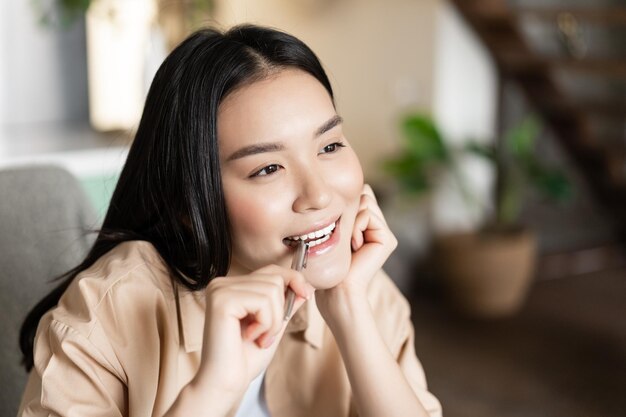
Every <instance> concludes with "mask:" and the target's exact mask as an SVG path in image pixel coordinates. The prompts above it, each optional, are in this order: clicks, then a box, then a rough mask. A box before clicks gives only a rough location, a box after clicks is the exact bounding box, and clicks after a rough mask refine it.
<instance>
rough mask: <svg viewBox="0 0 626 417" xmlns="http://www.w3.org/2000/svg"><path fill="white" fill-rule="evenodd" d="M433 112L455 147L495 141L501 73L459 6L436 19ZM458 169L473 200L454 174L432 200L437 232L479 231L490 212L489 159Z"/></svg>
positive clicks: (470, 160)
mask: <svg viewBox="0 0 626 417" xmlns="http://www.w3.org/2000/svg"><path fill="white" fill-rule="evenodd" d="M435 49H436V51H437V52H436V58H435V71H434V73H435V77H434V95H433V116H434V118H435V120H436V121H437V123H438V125H439V126H440V128H441V130H442V132H443V134H444V136H445V138H446V139H447V140H448V142H450V144H451V145H453V146H462V145H463V144H464V143H465V142H466V141H467V140H470V139H471V140H476V141H480V142H483V143H486V142H491V141H493V138H494V136H495V129H496V117H497V114H496V105H497V89H498V85H497V83H498V81H497V73H496V68H495V64H494V63H493V61H492V59H491V57H490V55H489V53H488V51H487V50H486V48H485V47H484V46H483V45H482V44H481V43H480V41H479V39H478V38H477V37H476V35H475V34H474V33H473V31H472V30H471V29H470V28H469V27H468V25H467V23H465V21H463V19H462V18H461V16H460V15H459V14H458V12H457V11H456V9H454V8H453V7H452V6H450V5H449V4H447V3H442V4H441V7H440V9H439V14H438V20H437V41H436V46H435ZM460 169H461V171H462V177H463V178H464V179H465V182H466V184H467V188H469V189H470V195H472V196H473V199H469V200H468V199H467V198H463V197H462V196H461V194H460V193H459V192H458V187H455V182H454V181H452V179H451V178H444V179H443V180H442V187H441V189H440V190H439V191H438V192H437V193H436V195H435V197H434V200H433V205H434V207H433V216H432V220H433V222H434V228H435V229H436V230H438V231H444V232H445V231H457V230H471V229H475V228H476V227H477V226H478V225H480V224H481V222H482V221H483V220H484V218H485V216H486V215H487V214H488V213H489V212H490V211H491V209H492V207H491V205H490V204H489V203H488V202H489V200H490V190H491V187H492V182H493V171H492V169H491V167H490V166H489V165H487V164H486V163H485V161H482V160H479V159H476V158H465V159H464V160H463V161H462V162H461V166H460Z"/></svg>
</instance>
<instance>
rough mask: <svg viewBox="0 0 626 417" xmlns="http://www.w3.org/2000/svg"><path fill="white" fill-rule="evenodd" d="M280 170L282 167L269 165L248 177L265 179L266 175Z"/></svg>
mask: <svg viewBox="0 0 626 417" xmlns="http://www.w3.org/2000/svg"><path fill="white" fill-rule="evenodd" d="M281 168H282V167H281V166H280V165H278V164H271V165H268V166H266V167H264V168H261V169H260V170H258V171H257V172H255V173H254V174H252V175H251V176H250V177H266V176H268V175H272V174H273V173H275V172H277V171H278V170H279V169H281Z"/></svg>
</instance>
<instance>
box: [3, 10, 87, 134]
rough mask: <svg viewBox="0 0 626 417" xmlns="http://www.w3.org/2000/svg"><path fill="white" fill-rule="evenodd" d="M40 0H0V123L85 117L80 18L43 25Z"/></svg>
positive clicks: (82, 43)
mask: <svg viewBox="0 0 626 417" xmlns="http://www.w3.org/2000/svg"><path fill="white" fill-rule="evenodd" d="M41 3H49V2H46V1H41V2H38V1H22V0H20V1H6V0H5V1H2V6H1V7H2V9H1V13H0V31H1V32H0V44H1V46H0V57H1V58H0V59H1V61H0V67H2V68H1V69H0V103H1V104H0V125H17V124H29V123H42V122H56V121H67V120H86V119H87V73H86V59H85V34H84V24H83V22H82V21H79V22H77V23H76V24H75V25H73V26H72V27H71V28H69V29H67V30H61V29H53V28H48V27H43V26H42V25H41V24H39V23H38V21H37V16H36V11H35V8H34V4H41Z"/></svg>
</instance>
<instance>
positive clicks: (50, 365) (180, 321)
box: [19, 241, 441, 417]
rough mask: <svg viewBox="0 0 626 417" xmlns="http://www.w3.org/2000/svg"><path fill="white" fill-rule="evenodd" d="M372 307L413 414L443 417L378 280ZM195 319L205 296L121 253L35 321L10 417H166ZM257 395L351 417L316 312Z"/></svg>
mask: <svg viewBox="0 0 626 417" xmlns="http://www.w3.org/2000/svg"><path fill="white" fill-rule="evenodd" d="M369 299H370V303H371V306H372V308H373V310H374V315H375V317H376V320H377V323H378V327H379V330H380V332H381V334H382V335H383V338H384V340H385V341H386V343H387V346H388V347H389V349H390V350H391V352H392V353H393V355H394V356H395V357H396V358H397V361H398V364H399V365H400V367H401V368H402V370H403V371H404V374H405V375H406V377H407V379H408V381H409V382H410V384H411V386H412V387H413V389H414V390H415V392H416V394H417V395H418V397H419V399H420V400H421V402H422V404H424V406H425V408H426V409H427V410H428V411H429V412H430V415H431V416H441V407H440V404H439V402H438V401H437V399H436V398H435V397H434V396H433V395H432V394H431V393H429V392H428V391H427V389H426V380H425V377H424V371H423V369H422V366H421V365H420V363H419V361H418V359H417V357H416V355H415V351H414V345H413V343H414V334H413V326H412V324H411V321H410V317H409V314H410V311H409V305H408V303H407V301H406V300H405V298H404V297H403V296H402V295H401V293H400V292H399V290H398V289H397V288H396V287H395V285H394V284H393V283H392V281H391V280H390V279H389V277H387V275H386V274H384V273H383V272H382V271H381V273H379V274H377V276H376V277H375V278H374V279H373V280H372V283H371V286H370V291H369ZM204 316H205V305H204V294H203V292H197V293H193V292H189V291H187V290H184V289H183V287H182V286H180V285H178V284H173V281H172V280H171V279H170V276H169V275H168V272H167V270H166V268H165V265H164V263H163V261H162V259H161V258H160V257H159V255H158V253H157V251H156V250H155V249H154V247H153V246H152V245H151V244H149V243H147V242H142V241H134V242H126V243H123V244H120V245H118V246H117V247H116V248H115V249H113V250H112V251H111V252H109V253H108V254H106V255H105V256H103V257H102V258H101V259H99V260H98V261H97V262H96V263H95V264H94V265H93V266H92V267H91V268H89V269H88V270H86V271H84V272H83V273H81V274H80V275H79V276H78V277H77V278H76V279H75V280H74V281H73V282H72V284H71V285H70V286H69V288H68V289H67V291H66V292H65V294H64V295H63V297H62V298H61V300H60V301H59V304H58V306H57V307H55V308H54V309H53V310H51V311H49V312H48V313H47V314H46V315H45V316H44V317H43V318H42V319H41V322H40V323H39V327H38V330H37V336H36V338H35V366H34V368H33V370H32V371H31V373H30V377H29V380H28V384H27V386H26V390H25V392H24V396H23V398H22V404H21V406H20V411H19V415H20V416H67V417H70V416H72V417H79V416H80V417H92V416H107V417H111V416H131V417H135V416H146V417H147V416H161V415H163V414H164V413H165V412H166V411H167V410H168V408H169V407H170V406H171V405H172V403H173V402H174V400H175V399H176V397H177V396H178V393H179V392H180V391H181V390H182V388H183V387H184V386H185V385H186V384H187V383H188V382H189V381H190V380H191V379H192V378H193V376H194V375H195V373H196V371H197V369H198V366H199V363H200V353H201V346H202V333H203V325H204ZM380 383H381V384H384V383H385V382H384V381H380ZM265 395H266V400H267V404H268V408H269V410H270V413H271V415H272V417H296V416H311V417H312V416H316V417H334V416H356V415H357V414H356V411H355V407H354V404H353V403H352V401H351V392H350V384H349V381H348V377H347V374H346V371H345V368H344V366H343V363H342V359H341V355H340V353H339V350H338V348H337V345H336V344H335V341H334V338H333V335H332V333H331V332H330V330H329V328H328V327H327V326H326V324H325V322H324V320H323V319H322V317H321V315H320V313H319V311H318V310H317V308H316V305H315V302H314V301H313V302H307V303H306V304H305V305H304V306H303V307H302V308H300V310H298V312H297V313H296V314H295V315H294V317H293V318H292V320H291V321H290V323H289V324H288V327H287V331H286V334H285V336H284V337H283V339H282V340H281V342H280V345H279V347H278V349H277V351H276V354H275V356H274V358H273V359H272V362H271V363H270V365H269V367H268V369H267V372H266V380H265ZM198 415H200V410H199V413H198Z"/></svg>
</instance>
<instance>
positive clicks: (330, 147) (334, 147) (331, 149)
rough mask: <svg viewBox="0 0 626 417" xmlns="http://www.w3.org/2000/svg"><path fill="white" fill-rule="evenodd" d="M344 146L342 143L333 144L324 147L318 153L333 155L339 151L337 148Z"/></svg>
mask: <svg viewBox="0 0 626 417" xmlns="http://www.w3.org/2000/svg"><path fill="white" fill-rule="evenodd" d="M345 146H346V145H345V144H344V143H343V142H335V143H331V144H330V145H326V146H324V148H322V151H321V152H320V153H334V152H337V151H338V150H339V148H344V147H345Z"/></svg>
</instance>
